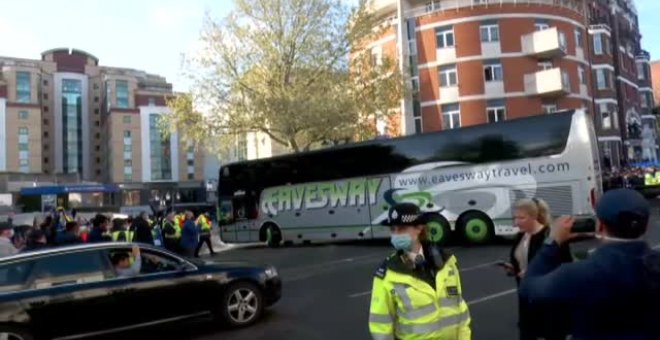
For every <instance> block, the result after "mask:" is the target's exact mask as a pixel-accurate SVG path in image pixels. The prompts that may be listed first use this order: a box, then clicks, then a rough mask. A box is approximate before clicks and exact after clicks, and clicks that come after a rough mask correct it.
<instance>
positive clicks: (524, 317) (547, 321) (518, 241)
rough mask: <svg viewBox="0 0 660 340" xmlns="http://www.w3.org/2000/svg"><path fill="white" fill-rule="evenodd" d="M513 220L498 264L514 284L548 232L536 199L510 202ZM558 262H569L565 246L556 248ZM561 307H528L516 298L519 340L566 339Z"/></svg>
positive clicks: (546, 213) (544, 207)
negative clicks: (505, 258)
mask: <svg viewBox="0 0 660 340" xmlns="http://www.w3.org/2000/svg"><path fill="white" fill-rule="evenodd" d="M514 223H515V225H516V226H517V227H518V228H519V229H520V232H519V233H518V235H516V238H515V242H514V244H513V247H511V251H510V253H509V258H510V262H509V263H506V262H502V263H500V266H501V267H502V268H504V270H505V271H506V273H507V274H508V275H510V276H514V277H515V279H516V284H517V285H518V287H520V281H521V280H522V278H524V277H525V274H526V272H527V266H528V264H529V263H530V262H531V261H532V259H533V258H534V257H535V256H536V254H537V253H538V251H539V249H541V247H542V246H543V241H544V240H545V238H546V237H547V236H548V234H549V232H550V223H551V222H550V208H549V207H548V204H547V203H546V202H545V201H543V200H541V199H538V198H532V199H522V200H520V201H518V202H516V204H515V205H514ZM560 256H561V262H562V263H566V262H571V261H572V256H571V251H570V248H569V247H568V245H563V246H562V247H561V250H560ZM560 307H561V306H550V305H537V306H532V305H530V304H529V303H527V301H525V300H524V299H522V298H520V297H519V298H518V327H519V330H520V339H521V340H532V339H539V338H545V339H547V340H555V339H566V335H567V322H568V318H567V317H566V316H565V315H563V313H562V311H561V308H560Z"/></svg>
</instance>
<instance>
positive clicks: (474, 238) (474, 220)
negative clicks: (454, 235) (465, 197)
mask: <svg viewBox="0 0 660 340" xmlns="http://www.w3.org/2000/svg"><path fill="white" fill-rule="evenodd" d="M459 230H460V233H461V234H462V235H463V238H464V239H465V240H466V241H467V242H468V243H471V244H485V243H488V242H490V241H491V240H492V239H493V237H494V236H495V228H494V227H493V222H492V221H491V220H490V218H488V216H487V215H486V214H484V213H482V212H477V211H471V212H469V213H467V214H465V215H463V217H461V219H460V222H459Z"/></svg>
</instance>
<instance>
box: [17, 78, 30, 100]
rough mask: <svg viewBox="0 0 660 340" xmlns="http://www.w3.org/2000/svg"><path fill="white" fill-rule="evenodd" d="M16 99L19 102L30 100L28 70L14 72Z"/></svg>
mask: <svg viewBox="0 0 660 340" xmlns="http://www.w3.org/2000/svg"><path fill="white" fill-rule="evenodd" d="M16 101H17V102H19V103H29V102H31V101H32V84H31V81H30V72H16Z"/></svg>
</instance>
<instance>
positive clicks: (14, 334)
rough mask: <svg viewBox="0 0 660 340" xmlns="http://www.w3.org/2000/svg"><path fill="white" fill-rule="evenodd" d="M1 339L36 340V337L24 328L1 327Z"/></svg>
mask: <svg viewBox="0 0 660 340" xmlns="http://www.w3.org/2000/svg"><path fill="white" fill-rule="evenodd" d="M0 339H2V340H34V336H32V334H30V332H28V331H27V330H25V329H23V328H18V327H13V326H0Z"/></svg>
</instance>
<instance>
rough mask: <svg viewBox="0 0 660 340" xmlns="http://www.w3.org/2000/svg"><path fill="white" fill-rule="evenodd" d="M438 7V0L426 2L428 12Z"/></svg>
mask: <svg viewBox="0 0 660 340" xmlns="http://www.w3.org/2000/svg"><path fill="white" fill-rule="evenodd" d="M440 8H441V7H440V0H434V1H429V2H427V3H426V12H427V13H430V12H433V11H437V10H439V9H440Z"/></svg>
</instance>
